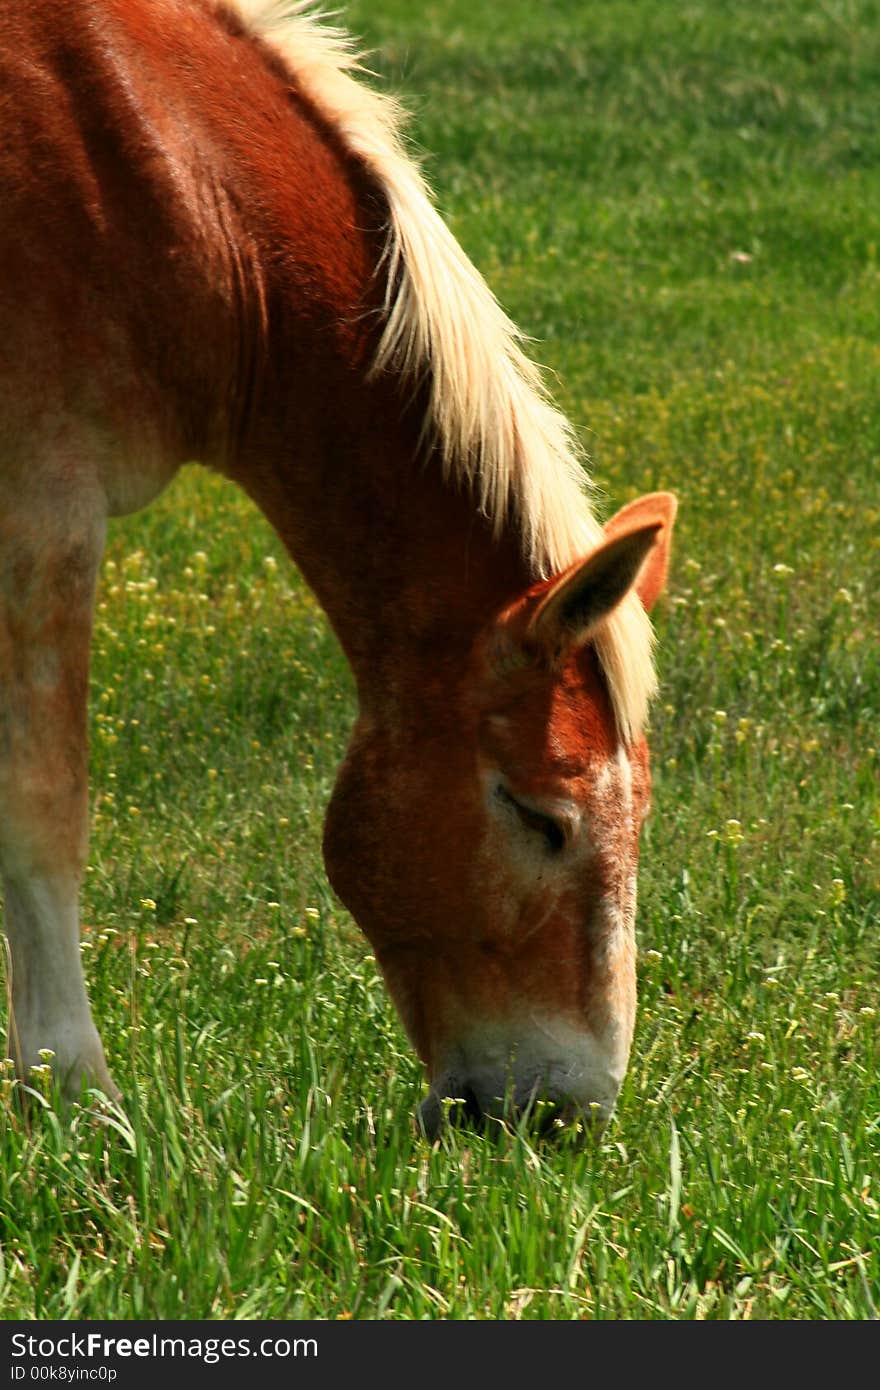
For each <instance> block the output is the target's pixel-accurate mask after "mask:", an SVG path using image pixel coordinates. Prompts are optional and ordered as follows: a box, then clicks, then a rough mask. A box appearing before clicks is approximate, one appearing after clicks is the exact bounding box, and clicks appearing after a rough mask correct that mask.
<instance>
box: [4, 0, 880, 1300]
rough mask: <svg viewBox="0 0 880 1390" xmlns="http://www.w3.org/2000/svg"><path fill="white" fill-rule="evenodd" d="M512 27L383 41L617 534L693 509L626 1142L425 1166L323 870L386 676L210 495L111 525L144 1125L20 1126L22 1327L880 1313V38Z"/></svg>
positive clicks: (126, 1006)
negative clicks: (553, 379)
mask: <svg viewBox="0 0 880 1390" xmlns="http://www.w3.org/2000/svg"><path fill="white" fill-rule="evenodd" d="M503 9H504V14H503V20H502V21H499V18H498V13H499V12H498V7H496V6H489V5H486V6H474V5H473V4H465V3H463V2H462V0H447V3H444V4H442V5H440V4H438V3H433V4H426V5H423V6H418V7H413V6H412V5H411V4H410V3H409V0H407V2H406V3H404V0H370V3H369V4H367V3H366V0H359V3H357V4H354V5H352V6H351V7H350V10H349V12H348V19H349V22H350V25H351V27H352V28H354V29H355V31H356V32H358V33H360V34H361V35H363V37H364V38H365V40H366V42H367V43H368V44H369V45H370V46H371V47H373V48H376V49H378V50H379V52H378V55H377V57H376V59H375V62H374V64H373V65H374V66H375V67H376V68H377V69H378V70H379V71H380V72H381V73H382V74H383V75H384V76H385V77H386V78H387V79H389V80H390V81H391V82H392V84H393V85H394V86H395V87H396V88H398V89H402V90H403V91H404V93H405V94H408V95H409V97H410V98H411V104H412V105H413V106H414V108H415V110H416V112H417V118H416V120H415V123H414V134H415V136H416V137H417V139H418V142H419V144H420V145H422V146H423V147H424V148H425V149H426V150H428V151H430V154H429V155H428V156H427V159H426V167H427V171H428V174H429V177H430V178H431V180H432V182H433V183H434V185H435V187H436V189H437V191H438V195H439V197H440V201H441V203H442V205H443V207H444V210H445V211H446V213H447V214H448V216H449V218H450V221H451V223H452V225H453V227H454V228H455V230H456V232H457V234H458V235H459V237H460V238H461V240H462V241H463V243H464V245H465V246H466V248H467V250H468V251H469V253H470V254H471V256H472V257H473V258H474V260H475V261H476V262H477V264H478V265H479V266H480V268H481V269H482V270H483V271H484V273H485V274H486V275H487V277H488V278H489V279H490V281H491V283H492V285H493V288H495V290H496V291H497V293H498V294H499V297H500V298H501V299H502V301H503V303H504V304H505V306H506V307H507V308H508V309H509V310H510V312H511V313H512V314H513V316H514V317H515V318H516V319H517V320H518V322H519V323H520V324H521V326H522V327H523V328H524V329H525V330H526V331H527V332H528V333H529V334H531V335H533V336H534V337H535V338H536V339H538V340H539V342H538V344H537V346H536V353H537V355H538V356H539V357H540V359H541V360H542V361H544V362H546V363H547V364H548V366H549V368H550V369H551V370H552V371H553V372H554V373H556V374H557V376H558V380H559V388H558V395H559V399H560V401H561V403H562V404H563V406H564V407H565V408H566V410H567V411H568V412H569V413H570V415H571V416H572V418H573V419H574V420H575V422H576V423H577V424H578V426H579V427H580V428H582V429H583V430H584V440H585V443H586V445H587V447H588V450H589V452H590V455H591V458H592V467H593V471H594V474H595V477H596V479H597V482H598V484H599V487H600V490H601V494H602V495H603V496H604V499H605V504H606V505H607V509H608V510H610V509H611V508H613V507H615V506H617V505H619V504H621V503H623V502H624V501H626V500H628V499H629V498H630V497H632V496H634V495H636V493H638V492H640V491H644V490H648V489H654V488H666V487H668V488H672V489H674V490H675V491H676V492H677V493H678V494H679V497H680V499H681V516H680V524H679V528H678V539H677V548H676V554H675V562H674V568H673V573H672V576H671V584H670V593H669V596H668V598H667V599H666V600H664V602H663V604H662V606H661V608H660V610H659V613H658V615H657V624H658V630H659V635H660V669H661V675H662V694H661V698H660V700H659V702H658V705H657V707H656V709H655V713H654V717H653V725H652V748H653V755H654V769H655V794H654V804H655V810H654V814H653V817H652V819H651V821H650V823H649V826H648V829H647V831H646V834H645V839H644V849H643V868H642V876H641V905H640V915H639V944H640V967H639V969H640V1011H639V1023H638V1028H637V1035H636V1041H635V1047H634V1054H633V1059H632V1063H631V1067H630V1071H629V1074H628V1077H627V1080H626V1082H625V1085H624V1089H623V1093H622V1095H621V1098H620V1103H619V1106H618V1110H617V1113H616V1116H615V1119H614V1121H613V1122H612V1125H611V1126H610V1128H609V1130H608V1132H607V1133H606V1135H605V1136H604V1138H603V1139H602V1141H601V1142H599V1143H596V1144H593V1145H588V1146H587V1147H586V1148H578V1147H575V1146H574V1145H571V1146H569V1145H566V1144H565V1143H563V1144H561V1145H558V1146H555V1147H554V1146H549V1147H548V1146H541V1147H538V1146H536V1145H535V1144H533V1143H532V1142H531V1141H530V1140H529V1138H528V1136H526V1135H521V1134H519V1135H518V1134H516V1133H509V1132H507V1131H503V1130H502V1131H500V1132H499V1133H497V1134H493V1135H490V1136H486V1137H481V1136H478V1135H473V1134H466V1133H452V1134H449V1135H446V1136H445V1137H444V1138H443V1140H442V1141H441V1143H440V1144H439V1145H438V1146H436V1147H434V1148H430V1147H428V1146H427V1145H426V1144H425V1143H424V1142H423V1141H422V1140H420V1139H419V1138H417V1137H416V1135H415V1133H414V1130H413V1127H412V1114H413V1111H414V1108H415V1106H416V1104H417V1103H418V1100H419V1098H420V1095H421V1094H422V1088H423V1081H422V1077H421V1074H420V1069H419V1067H418V1065H417V1063H416V1061H415V1060H414V1058H413V1057H412V1055H411V1053H410V1050H409V1048H408V1046H407V1044H406V1042H405V1039H404V1038H403V1036H402V1032H401V1029H400V1027H399V1025H398V1023H397V1020H396V1017H395V1016H394V1014H393V1011H392V1009H391V1007H390V1005H389V1003H388V1002H387V999H386V996H385V993H384V989H383V986H382V984H381V980H380V978H379V975H378V972H377V968H376V965H375V962H374V960H373V958H372V956H371V955H370V953H369V951H368V948H367V947H366V945H365V943H364V942H363V941H362V939H361V938H360V936H359V934H358V932H357V930H356V928H355V927H354V925H353V923H352V922H351V920H350V919H349V918H348V917H347V915H346V914H345V912H344V911H343V910H342V909H341V907H340V906H339V904H338V903H337V902H336V901H335V900H334V899H333V897H332V895H331V893H330V891H329V889H328V887H327V885H326V882H325V879H324V875H323V870H322V867H321V862H320V851H319V845H320V829H321V822H322V816H323V808H324V806H325V804H326V800H327V797H328V794H329V790H330V787H331V785H332V781H333V776H334V769H335V767H336V765H337V764H338V761H339V758H340V755H341V751H342V749H343V747H344V742H345V737H346V730H347V728H348V727H349V725H350V721H351V718H352V711H353V696H352V685H351V681H350V678H349V676H348V673H347V671H346V669H345V666H344V663H343V661H342V659H341V657H340V655H339V652H338V650H337V648H336V646H335V644H334V641H333V639H332V638H331V637H330V635H329V634H328V631H327V628H326V624H325V622H324V620H323V617H322V615H321V614H320V612H319V611H318V610H317V608H316V606H315V604H314V602H313V601H312V600H311V598H310V597H309V595H308V593H307V592H306V591H305V590H304V588H303V585H302V583H301V582H300V580H299V579H298V578H297V576H296V574H295V572H294V571H293V570H292V568H291V567H290V565H289V563H288V562H287V561H286V560H285V559H284V557H283V556H282V554H281V550H280V547H279V545H278V543H277V541H276V540H275V539H274V537H273V536H272V535H271V533H270V532H269V530H268V528H267V527H266V526H265V524H264V523H263V522H262V521H261V520H260V519H259V518H258V517H256V516H255V515H254V513H253V511H252V509H251V508H250V506H249V504H247V503H246V502H245V501H244V500H243V499H242V498H241V497H240V496H239V495H237V494H235V493H233V492H232V491H231V490H230V489H228V488H227V487H226V486H225V485H223V484H221V483H220V482H219V481H218V480H216V479H212V478H209V477H206V476H204V475H202V474H200V473H198V472H196V471H195V470H193V471H192V472H191V473H189V474H188V475H187V476H185V477H183V478H182V479H181V480H180V481H179V482H178V483H177V484H176V485H175V487H174V488H173V489H172V490H171V491H170V492H169V494H167V495H166V496H165V497H164V498H163V499H162V500H161V501H160V503H158V504H157V505H156V506H155V507H154V508H153V509H152V510H151V511H149V512H147V513H145V514H144V515H143V516H141V517H138V518H134V519H132V520H131V521H127V522H125V523H120V524H116V525H115V526H114V527H113V530H112V534H111V538H110V543H109V548H108V562H107V566H106V568H105V571H104V576H103V583H102V592H101V599H100V607H99V613H98V629H97V634H96V642H95V657H94V665H93V704H92V709H93V726H92V765H93V805H94V818H93V819H94V824H93V839H92V855H91V868H90V872H89V874H88V877H87V882H86V886H85V893H84V920H85V924H86V927H85V933H84V946H85V952H86V958H87V965H88V973H89V980H90V988H91V994H92V999H93V1003H94V1008H95V1013H96V1016H97V1017H98V1018H99V1019H100V1020H101V1021H102V1026H103V1031H104V1036H105V1039H106V1041H107V1044H108V1048H109V1051H110V1054H111V1064H112V1067H113V1069H114V1072H115V1075H116V1077H117V1079H118V1080H119V1082H120V1084H121V1085H122V1087H123V1090H124V1092H125V1096H126V1106H125V1111H124V1112H122V1111H114V1110H111V1109H108V1108H107V1107H104V1108H103V1109H102V1107H100V1106H98V1105H93V1106H90V1107H86V1108H83V1109H78V1110H77V1111H76V1112H75V1113H74V1115H73V1118H72V1120H70V1121H67V1120H63V1119H61V1118H59V1117H58V1116H57V1115H56V1113H55V1112H54V1110H53V1109H52V1108H51V1106H50V1105H48V1104H47V1105H46V1106H45V1107H44V1106H41V1105H39V1104H38V1103H35V1105H34V1106H33V1107H32V1112H33V1113H32V1116H31V1120H30V1123H29V1125H25V1123H24V1121H23V1119H22V1117H21V1114H20V1111H19V1109H18V1108H17V1106H16V1105H15V1104H14V1103H12V1102H11V1101H8V1102H7V1103H6V1104H4V1106H3V1108H2V1109H0V1250H2V1262H0V1312H2V1316H4V1317H6V1318H13V1317H35V1318H41V1319H43V1318H59V1317H61V1318H64V1317H76V1318H99V1317H104V1318H132V1317H146V1318H174V1317H187V1318H201V1317H217V1318H227V1317H240V1318H245V1317H250V1318H253V1317H258V1318H263V1317H266V1318H268V1317H299V1316H303V1317H305V1316H308V1317H322V1318H324V1317H326V1318H334V1317H348V1316H351V1317H355V1318H370V1317H390V1318H438V1317H452V1318H467V1317H476V1318H485V1317H492V1318H518V1317H526V1318H580V1317H617V1318H655V1317H657V1318H690V1317H735V1318H740V1317H748V1316H751V1317H762V1318H777V1317H786V1318H803V1319H806V1318H867V1317H872V1316H876V1314H877V1312H878V1309H880V1276H878V1266H880V1260H878V1245H880V1230H878V1227H880V1162H878V1149H880V1081H878V1070H880V1068H878V1060H880V1059H878V1056H877V1011H878V1009H880V988H878V984H880V971H878V946H877V940H878V936H877V930H878V921H880V855H878V847H880V846H878V842H880V793H878V787H880V773H878V761H880V758H878V751H877V750H878V746H880V734H878V729H880V669H878V667H880V659H878V643H877V608H876V596H877V592H878V587H880V540H878V537H880V412H878V411H877V408H876V407H877V381H878V369H880V348H878V343H880V315H878V282H880V266H878V259H877V251H878V247H880V179H878V163H880V134H878V125H877V121H876V92H877V84H878V77H880V23H878V19H880V14H878V9H880V7H878V6H877V5H876V4H873V3H856V0H853V2H852V3H843V0H841V2H840V3H833V2H832V0H828V3H825V4H821V5H817V6H805V5H803V4H800V3H797V2H796V0H769V3H762V4H757V3H752V2H751V0H750V2H749V3H737V4H722V3H709V2H708V0H700V2H699V3H697V2H696V0H695V2H694V3H689V4H686V5H685V6H684V7H682V6H675V7H672V6H668V5H665V4H661V3H655V2H654V0H640V2H639V3H624V2H623V0H610V2H606V3H603V4H601V5H600V4H597V3H593V2H592V0H557V2H556V3H548V4H544V5H541V6H536V5H534V4H532V3H526V0H510V3H508V4H507V5H505V6H504V7H503ZM40 1084H41V1083H40V1081H39V1078H35V1085H36V1087H37V1089H39V1086H40ZM4 1087H5V1089H6V1090H7V1091H10V1092H11V1091H12V1090H13V1089H14V1087H13V1083H12V1082H11V1081H9V1080H7V1081H6V1082H4Z"/></svg>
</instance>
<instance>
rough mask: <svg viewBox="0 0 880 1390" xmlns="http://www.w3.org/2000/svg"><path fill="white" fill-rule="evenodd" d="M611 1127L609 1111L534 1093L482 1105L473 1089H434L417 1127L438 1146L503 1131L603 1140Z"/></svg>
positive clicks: (497, 1098) (424, 1103) (418, 1116)
mask: <svg viewBox="0 0 880 1390" xmlns="http://www.w3.org/2000/svg"><path fill="white" fill-rule="evenodd" d="M606 1121H607V1115H606V1114H605V1111H604V1107H602V1106H598V1105H597V1106H592V1107H589V1108H588V1109H586V1110H585V1109H584V1108H583V1107H582V1106H579V1105H578V1104H577V1103H576V1102H574V1101H571V1100H562V1099H559V1098H556V1097H552V1096H551V1097H548V1096H542V1095H540V1094H538V1093H537V1091H533V1092H532V1093H530V1094H528V1095H526V1096H524V1097H522V1098H520V1097H517V1096H516V1095H515V1094H514V1095H507V1096H493V1097H491V1098H489V1099H481V1097H480V1096H478V1095H477V1092H476V1091H475V1090H474V1088H473V1087H472V1086H470V1085H457V1086H453V1087H451V1088H450V1087H448V1086H446V1087H444V1088H443V1089H442V1090H438V1089H437V1088H434V1087H432V1089H431V1091H430V1092H429V1093H428V1095H427V1096H426V1097H425V1099H424V1100H423V1101H422V1103H421V1104H420V1105H419V1108H418V1110H417V1112H416V1124H417V1127H418V1130H419V1132H420V1133H421V1134H422V1136H423V1137H424V1138H425V1139H427V1140H428V1142H429V1143H431V1144H433V1143H436V1142H437V1140H438V1139H439V1138H440V1136H441V1135H442V1134H443V1133H444V1131H445V1130H471V1131H474V1132H479V1131H482V1132H484V1133H485V1132H487V1131H492V1130H496V1131H497V1130H498V1129H502V1128H503V1129H507V1130H508V1131H519V1132H522V1133H525V1134H527V1135H528V1137H529V1138H530V1139H550V1140H552V1139H556V1138H558V1139H563V1138H565V1139H572V1138H577V1137H578V1136H579V1135H593V1136H595V1135H597V1134H598V1133H600V1132H601V1130H602V1129H603V1128H604V1126H605V1123H606Z"/></svg>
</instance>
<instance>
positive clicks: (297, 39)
mask: <svg viewBox="0 0 880 1390" xmlns="http://www.w3.org/2000/svg"><path fill="white" fill-rule="evenodd" d="M231 7H232V8H233V9H235V10H237V11H238V12H239V13H240V14H241V15H242V17H243V18H244V19H245V21H246V22H247V24H248V26H249V27H250V28H251V30H252V32H254V33H256V34H258V35H259V36H260V37H262V38H263V39H265V40H266V41H268V42H269V43H270V45H271V46H272V47H273V48H274V49H275V50H276V51H278V52H279V53H280V54H281V56H282V58H283V59H284V60H285V62H286V63H287V65H288V67H289V68H290V71H291V73H292V74H293V75H294V76H295V78H296V81H297V84H298V85H299V86H300V88H301V89H302V91H303V92H304V93H305V95H306V96H307V97H308V98H309V100H310V101H311V102H312V103H313V104H314V106H315V108H316V109H317V110H318V111H320V112H321V114H322V116H324V117H325V118H326V119H328V120H329V121H330V122H331V124H332V125H333V126H334V127H335V128H336V130H337V131H338V133H339V135H340V137H341V139H342V141H343V143H344V145H345V146H346V148H348V149H349V150H350V151H351V153H352V154H353V155H355V156H356V157H357V158H358V159H360V160H361V161H362V162H363V164H364V165H365V166H366V167H367V169H368V170H369V171H370V173H371V175H372V176H373V177H374V178H375V179H376V181H377V183H378V185H379V187H380V188H381V190H382V192H383V195H384V197H385V200H386V202H387V205H388V209H389V227H388V240H387V245H386V252H385V266H384V270H385V276H386V279H385V283H386V298H385V325H384V329H383V331H382V334H381V337H380V340H379V344H378V348H377V351H376V356H375V360H374V363H373V368H372V370H373V373H374V374H376V375H378V374H380V373H383V372H387V371H393V372H396V373H400V374H401V375H403V376H405V377H410V378H412V379H415V380H424V381H425V382H426V383H427V386H428V395H429V408H428V416H427V419H426V421H425V429H424V433H425V435H426V437H427V438H429V439H430V441H431V443H432V444H433V445H434V446H435V447H436V449H437V451H438V452H439V454H440V456H441V458H442V459H443V465H444V469H445V472H446V475H447V477H448V478H449V479H450V480H451V481H453V482H457V481H464V482H466V483H467V484H468V485H469V486H470V487H471V488H472V490H473V493H474V496H475V498H476V501H477V505H478V506H479V507H480V509H481V510H482V511H483V513H484V514H485V515H486V516H487V518H488V519H489V520H490V521H491V523H492V525H493V527H494V528H495V530H496V532H500V531H501V530H502V528H504V527H505V526H506V525H507V524H509V522H510V520H511V519H513V521H514V523H515V524H516V525H518V527H519V530H520V533H521V535H522V543H523V548H524V552H525V555H526V558H527V560H528V562H529V564H530V565H531V567H532V571H533V573H534V575H535V577H536V578H538V577H542V576H545V575H548V574H554V573H557V572H559V571H560V570H563V569H565V568H566V567H567V566H568V565H570V564H572V563H573V562H574V561H575V560H577V559H578V558H579V557H581V556H582V555H584V554H586V553H587V552H588V551H590V550H592V549H593V548H594V547H595V546H596V545H597V544H598V543H599V541H600V540H601V538H602V529H601V527H600V525H599V523H598V521H597V520H596V518H595V516H594V514H593V512H592V510H591V507H590V505H589V502H588V498H587V495H586V490H587V489H588V487H589V480H588V477H587V474H586V471H585V467H584V460H583V456H582V454H581V451H580V449H579V447H578V444H577V441H576V439H575V436H574V432H573V430H572V428H571V426H570V425H569V423H568V421H567V420H566V419H565V418H564V416H563V415H562V414H561V413H560V412H559V411H558V410H557V409H556V408H555V406H554V405H553V404H552V402H551V400H550V399H549V396H548V394H547V392H546V390H545V388H544V384H543V381H542V377H541V373H540V371H539V369H538V367H537V366H536V365H535V364H534V363H533V362H532V361H531V360H530V359H529V358H528V357H527V356H526V355H525V353H524V352H523V350H522V347H521V342H522V335H521V334H520V332H519V330H518V329H517V328H516V326H515V325H514V324H513V323H512V322H511V320H510V319H509V318H508V317H507V315H506V314H505V313H504V311H503V309H502V308H501V306H500V305H499V303H498V301H497V299H496V298H495V296H494V295H493V294H492V292H491V290H490V289H489V288H488V286H487V284H486V282H485V281H484V280H483V278H482V276H481V275H480V274H479V272H478V271H477V270H476V268H475V267H474V266H473V265H472V263H471V262H470V261H469V260H468V258H467V256H466V255H465V253H464V252H463V250H462V249H461V247H460V246H459V244H458V242H457V241H456V240H455V238H454V236H453V235H452V233H451V232H450V231H449V229H448V227H447V226H446V224H445V223H444V221H443V220H442V218H441V216H440V214H439V213H438V211H437V209H436V207H435V206H434V203H433V201H432V198H431V194H430V190H429V189H428V186H427V184H426V182H425V180H424V178H423V176H422V174H421V172H420V170H419V168H418V165H417V164H416V162H415V160H414V158H413V157H412V156H411V155H410V153H409V152H408V150H407V149H406V146H405V144H404V140H403V134H402V131H403V124H404V113H403V111H402V108H401V106H400V104H399V103H398V102H397V101H396V100H395V99H394V98H393V97H390V96H388V95H386V94H383V93H380V92H377V91H376V90H375V89H374V88H372V87H370V86H368V85H366V84H365V83H364V82H363V81H358V80H357V78H356V76H355V74H358V73H363V72H364V71H365V69H364V68H363V66H362V55H360V54H359V53H358V52H357V51H356V49H355V47H354V45H353V43H352V40H351V39H350V37H349V36H348V35H347V34H346V33H345V32H344V31H342V30H340V29H338V28H334V27H331V26H330V25H328V24H327V23H326V22H325V21H324V20H323V19H322V18H321V16H320V14H319V13H317V12H316V9H315V0H295V2H294V3H291V0H231ZM595 646H596V650H597V654H598V656H599V659H600V662H601V664H602V668H603V671H604V673H605V677H606V680H607V682H608V687H609V692H610V695H611V699H612V704H613V707H614V712H615V717H616V721H617V725H618V728H619V730H620V733H621V736H622V737H623V738H624V739H625V740H626V741H627V742H630V741H632V740H633V739H635V738H636V737H637V736H638V734H639V733H640V731H641V729H642V728H643V725H644V723H645V720H646V717H647V711H648V705H649V702H650V699H651V697H652V695H653V693H654V690H655V685H656V677H655V673H654V663H653V658H652V647H653V631H652V627H651V624H650V621H649V619H648V617H647V615H646V613H645V612H644V610H643V608H642V606H641V604H640V603H639V601H638V599H637V598H636V597H635V596H634V595H630V596H628V597H627V598H626V599H624V601H623V602H622V603H621V604H620V605H619V606H618V608H617V609H616V610H615V611H614V612H613V613H612V614H611V615H610V616H609V618H608V620H607V622H606V624H605V627H604V629H603V630H602V631H601V632H600V633H599V634H598V635H597V637H596V639H595Z"/></svg>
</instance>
